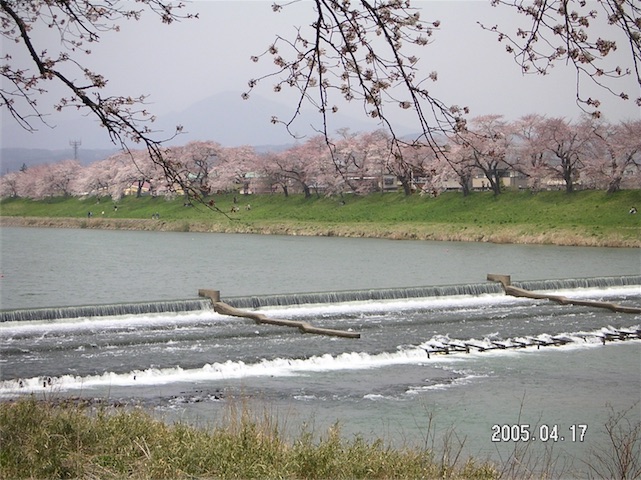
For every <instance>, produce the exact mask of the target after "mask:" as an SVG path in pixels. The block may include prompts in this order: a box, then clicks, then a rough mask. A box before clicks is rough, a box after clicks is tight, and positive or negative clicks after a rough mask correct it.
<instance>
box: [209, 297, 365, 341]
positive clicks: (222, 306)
mask: <svg viewBox="0 0 641 480" xmlns="http://www.w3.org/2000/svg"><path fill="white" fill-rule="evenodd" d="M198 295H199V296H201V297H209V298H210V299H211V301H212V303H213V306H214V311H216V312H217V313H220V314H221V315H229V316H232V317H244V318H251V319H252V320H254V321H255V322H256V323H258V324H260V323H264V324H268V325H278V326H282V327H294V328H298V329H299V330H300V331H301V332H302V333H313V334H316V335H329V336H332V337H343V338H361V334H360V333H358V332H348V331H345V330H334V329H331V328H321V327H314V326H313V325H311V324H309V323H307V322H302V321H298V320H282V319H277V318H269V317H267V316H265V315H263V314H262V313H257V312H249V311H247V310H241V309H239V308H235V307H232V306H231V305H228V304H226V303H225V302H221V301H220V291H218V290H198Z"/></svg>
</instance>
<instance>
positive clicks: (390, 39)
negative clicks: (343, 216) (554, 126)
mask: <svg viewBox="0 0 641 480" xmlns="http://www.w3.org/2000/svg"><path fill="white" fill-rule="evenodd" d="M291 3H297V1H296V0H294V1H292V2H289V3H285V4H279V3H275V4H274V5H273V10H274V11H275V12H276V13H277V14H279V15H286V14H287V7H288V6H289V4H291ZM492 3H493V4H494V5H496V6H497V8H512V9H514V10H516V11H517V12H519V13H521V14H522V15H523V16H524V17H523V18H524V19H526V20H527V21H526V23H527V24H529V26H528V27H527V28H525V27H520V28H518V29H517V30H515V31H509V30H507V29H506V27H504V26H501V25H493V26H484V28H486V29H488V30H492V31H494V32H496V33H497V35H498V38H499V40H501V41H502V42H503V43H504V44H505V45H506V47H505V48H506V50H507V51H508V52H509V53H510V54H512V55H513V56H514V58H515V60H516V61H517V63H518V64H519V65H520V66H521V68H522V69H523V71H525V72H534V73H541V74H545V73H547V72H548V70H549V68H550V67H551V66H552V65H554V64H555V63H558V62H563V63H571V64H573V65H574V66H575V68H576V71H577V79H579V78H584V77H586V76H587V77H588V78H591V79H592V80H594V81H595V82H596V83H597V84H598V85H601V86H603V87H604V88H605V89H606V91H609V92H608V93H609V94H615V95H617V96H619V97H622V98H627V99H629V101H633V102H634V101H636V102H637V103H638V104H641V94H640V92H639V90H641V76H640V74H639V71H640V68H641V67H640V66H641V34H640V31H641V14H640V11H639V8H640V7H639V5H638V2H637V1H636V0H595V1H592V2H586V1H585V0H545V1H544V0H535V1H534V2H522V1H520V0H493V1H492ZM309 5H310V9H313V11H314V20H313V21H312V23H311V24H310V25H307V26H301V27H300V28H298V29H297V30H296V33H295V34H294V35H292V36H285V35H278V34H277V35H276V37H275V39H274V42H273V43H272V44H271V45H269V46H268V48H267V49H266V50H265V52H264V53H263V54H262V55H257V56H255V57H253V58H252V60H254V61H259V60H260V59H261V57H266V58H271V60H272V61H273V62H274V66H275V67H274V71H273V72H272V73H270V74H268V75H266V76H263V77H260V78H257V79H254V80H251V81H250V91H251V90H252V89H254V88H256V86H257V85H259V84H260V83H261V82H263V81H264V80H266V79H267V78H269V79H270V80H272V81H273V80H275V85H274V89H275V90H280V89H282V88H284V87H290V88H293V89H294V91H295V92H296V94H297V99H298V100H297V102H296V103H295V105H292V108H293V110H292V116H291V117H290V118H288V119H285V120H283V119H277V118H274V119H273V121H274V122H282V123H284V124H285V125H286V126H287V127H288V128H289V127H290V126H291V125H292V123H293V122H295V121H296V120H297V118H298V114H299V112H300V109H301V107H302V106H303V105H305V104H311V105H313V106H314V107H315V108H316V109H317V110H318V111H319V113H320V115H321V116H322V119H323V123H322V125H323V127H322V129H321V130H322V132H321V133H323V134H324V136H325V137H326V138H329V135H328V131H329V129H331V115H332V112H335V111H337V110H339V109H340V108H341V104H342V103H343V102H346V101H350V102H361V104H362V106H363V113H364V115H367V116H369V117H374V118H376V119H378V120H379V121H380V123H381V126H382V127H384V128H385V129H386V130H387V131H388V133H390V134H391V136H392V139H393V142H392V148H393V150H394V153H395V154H396V155H399V157H400V158H401V160H402V157H403V155H404V152H405V151H406V150H405V149H404V148H403V145H402V144H406V143H410V144H416V145H428V146H430V147H431V148H433V149H434V150H436V151H438V152H439V153H441V154H444V153H445V152H441V151H440V148H441V147H440V142H439V141H438V136H439V135H440V134H441V133H448V134H459V133H461V132H464V131H465V129H466V114H467V111H466V108H465V107H464V106H463V107H461V106H457V105H448V104H445V103H444V102H442V101H441V100H440V99H438V98H435V97H433V96H432V94H431V93H430V85H431V84H432V82H434V81H437V80H438V72H436V71H430V69H429V68H426V63H425V62H426V61H427V60H429V44H430V42H431V39H432V37H433V35H434V34H435V32H436V33H437V32H438V29H439V27H440V25H439V22H438V19H429V20H428V19H425V18H423V15H424V14H427V15H429V9H428V8H427V7H426V8H422V9H418V8H416V6H415V4H413V3H411V2H410V0H358V1H356V0H354V1H348V0H313V1H311V2H309ZM183 7H184V5H183V4H182V3H181V2H177V1H172V0H136V1H135V2H131V1H122V0H0V22H1V26H2V36H3V41H10V42H16V44H18V45H19V46H20V47H21V48H23V50H22V51H23V52H24V56H23V57H21V59H20V60H21V61H20V62H18V61H17V60H16V59H14V58H12V57H11V56H10V55H8V54H4V55H3V56H2V62H1V64H0V65H1V66H0V71H1V72H2V86H1V87H0V106H2V108H6V109H7V110H8V111H9V112H10V113H11V115H12V116H13V118H14V119H15V120H16V121H17V122H18V123H19V124H20V125H21V126H23V127H24V128H25V129H28V130H35V125H37V122H46V117H45V114H47V113H48V111H47V107H46V106H42V105H40V104H39V103H38V99H39V97H40V96H41V94H42V93H44V92H45V91H47V89H48V88H49V87H48V85H50V84H52V83H58V84H60V85H62V86H64V87H65V88H66V89H67V92H68V94H67V95H65V96H64V97H63V98H61V99H60V100H59V101H58V102H57V103H56V105H55V106H54V109H58V110H61V109H67V108H77V109H79V110H82V111H85V112H88V113H89V114H91V115H93V116H95V117H96V118H97V119H98V120H99V122H100V123H101V125H102V126H104V127H105V128H106V131H107V133H108V135H109V136H110V138H111V139H112V141H113V142H114V143H116V144H117V145H120V146H122V147H124V148H125V149H126V148H128V147H127V144H128V142H133V143H139V144H142V145H144V146H145V147H146V150H147V151H148V154H149V156H150V157H151V158H152V160H153V161H154V162H155V163H157V164H158V165H160V166H161V167H162V168H163V170H164V171H165V174H166V175H167V177H168V179H169V180H171V181H172V182H176V181H178V182H179V180H180V178H182V177H181V175H180V172H181V171H182V170H181V169H182V167H181V165H177V164H176V163H175V161H174V160H173V159H172V158H171V157H170V156H167V155H166V154H165V151H164V148H163V140H158V139H156V138H155V137H154V132H153V130H152V128H151V125H150V123H151V122H152V121H153V120H154V117H153V115H152V113H151V112H150V111H148V109H147V107H146V105H145V97H144V96H131V95H127V94H124V95H106V94H105V93H104V92H105V86H106V85H107V81H108V78H109V72H97V71H94V70H93V69H91V68H89V67H87V64H88V63H87V57H86V55H87V54H89V53H91V47H92V45H95V44H96V43H97V42H100V41H101V40H102V36H103V34H104V33H106V32H110V31H117V30H119V28H120V25H121V24H122V23H123V22H125V21H135V20H138V19H140V18H141V15H143V14H150V15H156V16H157V17H158V19H159V21H160V22H161V23H165V24H171V23H173V22H175V21H177V20H180V19H188V18H192V17H195V16H196V15H194V14H189V13H185V10H184V9H183ZM596 27H598V28H596ZM43 28H44V29H48V30H49V31H51V32H54V33H55V34H56V36H57V38H59V42H58V43H59V46H57V47H56V48H52V45H42V44H36V38H35V37H34V35H33V33H34V32H35V31H36V29H43ZM462 34H464V32H462ZM141 41H142V40H141ZM614 52H616V55H615V53H614ZM614 57H616V60H617V61H616V62H615V63H614V64H612V65H611V62H607V61H606V60H608V59H610V58H614ZM619 59H621V63H618V60H619ZM25 60H26V62H25ZM461 61H465V60H464V59H463V60H461ZM606 65H610V66H607V67H606ZM630 75H632V76H635V77H636V86H638V87H639V88H638V89H637V90H636V91H634V92H623V91H619V90H617V88H616V80H617V78H619V77H626V76H630ZM249 93H250V92H247V93H246V95H249ZM577 99H578V100H579V102H580V103H581V104H583V105H584V106H585V107H586V108H588V109H590V110H591V111H592V112H593V113H595V115H597V114H598V107H599V100H598V99H597V98H592V97H590V98H584V97H583V96H582V94H581V85H580V84H579V81H578V80H577ZM393 108H397V109H398V108H400V109H403V110H407V111H408V112H409V113H412V114H413V116H414V124H413V126H414V127H415V128H416V131H417V133H418V134H417V135H416V136H415V137H414V138H412V139H409V140H408V139H407V138H403V139H401V138H399V137H398V136H397V135H396V132H395V125H394V122H393V121H392V120H391V119H390V118H391V117H390V114H389V112H390V111H391V110H390V109H393ZM499 113H500V112H499ZM180 128H181V127H177V132H178V131H180ZM170 136H171V135H170ZM132 161H135V159H134V158H133V157H132ZM194 193H196V194H197V192H194Z"/></svg>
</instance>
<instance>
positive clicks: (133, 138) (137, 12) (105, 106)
mask: <svg viewBox="0 0 641 480" xmlns="http://www.w3.org/2000/svg"><path fill="white" fill-rule="evenodd" d="M182 7H183V4H182V3H177V2H173V1H169V0H137V1H136V2H135V4H132V3H130V2H125V1H120V0H105V1H90V0H0V28H1V32H2V37H3V41H9V42H15V43H17V44H20V45H23V46H24V52H25V54H26V58H27V59H28V61H27V62H26V63H23V64H21V63H20V62H19V61H17V60H16V59H15V58H12V57H11V56H9V55H3V56H2V64H1V66H0V74H1V75H2V78H3V80H4V82H3V86H2V87H1V88H0V107H2V108H6V109H7V110H8V111H9V112H10V114H11V115H12V116H13V118H14V119H15V120H16V121H17V122H18V123H19V124H20V125H21V126H22V127H23V128H25V129H27V130H29V131H34V130H36V129H37V126H38V125H37V123H46V122H45V113H44V112H43V110H42V107H41V105H40V103H39V102H38V100H39V98H40V97H41V95H42V94H43V93H46V92H47V90H48V89H49V85H51V84H54V83H55V84H58V85H61V86H63V87H64V88H65V90H66V92H68V95H66V96H64V97H63V98H61V99H60V100H59V101H58V103H56V104H55V105H54V108H55V110H58V111H60V110H63V109H69V108H71V109H78V110H85V111H87V112H88V113H91V114H92V115H93V116H94V117H96V118H97V119H98V120H99V122H100V124H101V125H102V126H103V127H105V129H106V132H107V134H108V135H109V136H110V138H111V140H112V141H113V142H114V143H115V144H117V145H119V146H121V147H123V148H124V149H126V150H127V149H129V143H130V142H131V143H134V144H140V145H142V146H143V148H145V150H146V152H147V155H148V156H149V158H150V159H151V161H152V162H153V163H155V164H157V165H158V166H159V167H160V168H161V169H162V170H163V172H164V174H165V175H166V176H167V177H168V178H170V179H171V180H170V181H171V182H172V183H175V182H177V181H179V180H180V178H179V177H177V175H176V172H175V169H174V168H173V166H172V165H171V164H170V163H169V162H168V161H167V160H166V159H165V158H164V155H163V154H164V151H163V148H162V140H157V139H154V138H152V134H153V132H152V129H151V127H150V126H149V124H150V123H151V122H153V120H154V119H155V118H154V117H153V115H151V114H150V112H148V111H147V109H146V108H145V105H144V104H145V96H144V95H140V96H131V95H130V94H125V95H121V96H109V95H103V94H102V91H103V90H104V88H105V86H106V85H107V78H106V76H105V75H103V74H101V73H98V72H95V71H93V70H92V69H90V68H87V67H86V66H85V65H84V63H85V62H84V61H83V60H84V59H83V55H85V54H89V53H91V46H92V45H93V44H95V43H97V42H99V41H100V40H101V35H102V34H103V33H106V32H110V31H118V30H119V29H120V23H121V22H123V21H127V20H138V19H139V18H140V17H141V15H142V14H143V12H144V11H145V10H146V11H148V12H152V13H153V14H155V15H157V16H158V18H159V19H160V20H161V21H162V23H165V24H171V23H173V22H174V21H176V20H179V19H181V18H191V17H194V15H192V14H181V8H182ZM37 30H48V31H50V32H54V33H55V34H56V35H57V37H58V41H57V42H56V41H54V42H51V43H47V44H44V43H43V44H39V43H38V38H37V37H36V36H35V35H34V34H33V33H34V32H35V31H37ZM41 41H43V42H44V40H42V39H41ZM5 85H6V86H5ZM180 130H181V127H177V129H176V132H179V131H180Z"/></svg>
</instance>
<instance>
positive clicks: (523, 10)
mask: <svg viewBox="0 0 641 480" xmlns="http://www.w3.org/2000/svg"><path fill="white" fill-rule="evenodd" d="M492 4H493V5H494V6H499V5H500V6H503V7H505V6H507V7H509V8H512V9H513V10H516V11H517V12H518V13H519V14H521V15H522V16H523V18H524V19H525V24H526V25H525V26H519V27H517V28H516V31H511V32H508V31H506V30H505V29H504V28H503V27H501V26H500V25H493V26H485V27H484V28H486V29H488V30H492V31H494V32H496V33H497V35H498V39H499V41H501V42H503V43H504V44H505V48H506V51H507V52H508V53H509V54H511V55H512V56H513V57H514V60H515V61H516V63H517V64H518V65H519V66H520V67H521V70H522V72H524V73H536V74H542V75H545V74H547V73H549V71H550V69H551V68H552V67H554V65H555V64H558V63H562V64H570V65H573V66H574V68H575V70H576V76H577V89H576V99H577V103H579V104H580V105H583V106H584V107H585V108H586V110H587V111H590V112H591V113H592V114H593V115H594V116H595V117H599V116H600V112H599V110H598V109H599V106H600V104H601V102H600V100H599V99H598V98H593V97H590V96H589V97H586V96H585V95H584V94H583V80H586V79H587V80H590V81H591V82H593V83H595V84H596V85H598V86H599V87H601V88H602V90H604V91H606V92H607V93H608V94H613V95H616V96H619V97H620V98H622V99H623V100H629V99H631V98H633V99H634V101H635V102H636V104H637V105H639V106H641V5H639V2H638V1H637V0H595V1H590V2H588V1H586V0H546V1H534V2H531V1H524V0H492ZM615 52H616V54H615ZM614 57H616V58H614ZM628 76H633V77H634V78H635V80H636V84H637V87H638V88H637V89H636V91H626V90H620V89H617V88H620V87H617V80H619V79H621V78H624V77H628Z"/></svg>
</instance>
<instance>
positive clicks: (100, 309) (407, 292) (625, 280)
mask: <svg viewBox="0 0 641 480" xmlns="http://www.w3.org/2000/svg"><path fill="white" fill-rule="evenodd" d="M511 285H512V286H514V287H517V288H522V289H524V290H529V291H531V290H562V289H574V288H606V287H619V286H633V285H639V286H640V287H641V275H630V276H620V277H594V278H570V279H558V280H529V281H521V282H516V281H513V282H511ZM503 291H504V289H503V288H502V286H501V285H500V284H499V283H496V282H484V283H468V284H460V285H441V286H424V287H405V288H381V289H369V290H343V291H336V292H316V293H292V294H282V295H255V296H234V297H225V298H223V301H224V302H225V303H226V304H228V305H229V306H231V307H234V308H238V309H252V308H263V307H271V306H292V305H306V304H334V303H344V302H358V301H377V300H409V299H416V298H426V297H427V298H429V297H447V296H455V295H484V294H498V293H502V292H503ZM218 300H220V299H218ZM212 309H213V306H212V302H211V300H209V299H206V298H196V299H187V300H173V301H155V302H140V303H124V304H104V305H82V306H68V307H49V308H35V309H20V310H0V322H12V321H13V322H15V321H43V320H45V321H46V320H60V319H64V318H81V317H102V316H113V315H144V314H150V313H179V312H193V311H199V310H202V311H205V310H212Z"/></svg>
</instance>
